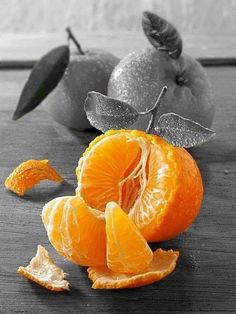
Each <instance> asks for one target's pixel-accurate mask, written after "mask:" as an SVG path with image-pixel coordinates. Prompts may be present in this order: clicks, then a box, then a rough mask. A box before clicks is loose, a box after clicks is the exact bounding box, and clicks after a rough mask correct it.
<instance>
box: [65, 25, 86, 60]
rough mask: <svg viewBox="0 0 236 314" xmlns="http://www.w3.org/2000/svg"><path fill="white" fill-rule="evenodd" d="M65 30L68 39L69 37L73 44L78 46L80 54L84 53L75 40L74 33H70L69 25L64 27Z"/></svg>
mask: <svg viewBox="0 0 236 314" xmlns="http://www.w3.org/2000/svg"><path fill="white" fill-rule="evenodd" d="M66 32H67V34H68V39H71V40H72V41H73V42H74V44H75V45H76V47H77V48H78V51H79V53H80V54H81V55H84V51H83V50H82V48H81V46H80V44H79V42H78V41H77V39H76V38H75V36H74V34H73V33H72V31H71V29H70V27H66Z"/></svg>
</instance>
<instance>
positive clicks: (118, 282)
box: [88, 249, 179, 289]
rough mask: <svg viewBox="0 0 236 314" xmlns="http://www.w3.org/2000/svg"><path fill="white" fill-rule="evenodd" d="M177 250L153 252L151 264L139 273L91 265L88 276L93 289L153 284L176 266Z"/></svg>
mask: <svg viewBox="0 0 236 314" xmlns="http://www.w3.org/2000/svg"><path fill="white" fill-rule="evenodd" d="M178 256H179V252H177V251H172V250H169V251H163V250H162V249H158V250H156V251H155V252H154V253H153V260H152V262H151V264H150V265H149V266H148V267H147V268H146V269H145V270H143V271H142V272H140V273H138V274H120V273H115V272H113V271H111V270H110V269H109V268H108V267H105V266H104V267H96V268H95V267H89V268H88V276H89V278H90V279H91V280H92V282H93V285H92V288H93V289H122V288H135V287H141V286H145V285H148V284H151V283H153V282H155V281H159V280H161V279H163V278H164V277H166V276H168V275H169V274H170V273H171V272H172V271H173V270H174V269H175V266H176V262H177V259H178Z"/></svg>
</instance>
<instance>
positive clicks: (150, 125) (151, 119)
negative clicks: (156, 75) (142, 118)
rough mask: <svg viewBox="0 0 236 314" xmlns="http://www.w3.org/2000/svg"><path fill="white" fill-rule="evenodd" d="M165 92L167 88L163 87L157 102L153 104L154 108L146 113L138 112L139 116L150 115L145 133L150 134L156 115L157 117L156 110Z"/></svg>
mask: <svg viewBox="0 0 236 314" xmlns="http://www.w3.org/2000/svg"><path fill="white" fill-rule="evenodd" d="M166 92H167V86H164V87H163V88H162V90H161V92H160V95H159V96H158V98H157V101H156V102H155V104H154V106H153V107H152V108H151V109H150V110H148V111H145V112H139V115H147V114H149V113H151V118H150V120H149V123H148V127H147V129H146V133H150V131H151V130H152V129H153V128H154V123H155V119H156V115H157V112H158V109H159V107H160V104H161V100H162V98H163V97H164V95H165V93H166Z"/></svg>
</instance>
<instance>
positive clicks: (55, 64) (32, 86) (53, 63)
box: [13, 45, 70, 120]
mask: <svg viewBox="0 0 236 314" xmlns="http://www.w3.org/2000/svg"><path fill="white" fill-rule="evenodd" d="M69 55H70V53H69V48H68V46H66V45H64V46H59V47H57V48H55V49H53V50H51V51H50V52H48V53H47V54H46V55H44V56H43V57H42V58H41V59H40V60H39V61H38V62H37V63H36V64H35V66H34V67H33V69H32V72H31V73H30V76H29V78H28V80H27V82H26V84H25V86H24V88H23V91H22V93H21V96H20V99H19V102H18V105H17V108H16V110H15V112H14V115H13V120H17V119H19V118H21V117H22V116H24V115H25V114H26V113H28V112H30V111H31V110H33V109H34V108H36V107H37V106H38V105H39V104H40V103H41V102H42V101H43V100H44V99H45V98H46V97H47V96H48V94H49V93H50V92H51V91H52V90H53V89H54V88H55V87H56V86H57V84H58V83H59V81H60V80H61V78H62V76H63V74H64V72H65V69H66V68H67V66H68V63H69Z"/></svg>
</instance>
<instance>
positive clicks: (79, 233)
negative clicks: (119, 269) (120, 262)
mask: <svg viewBox="0 0 236 314" xmlns="http://www.w3.org/2000/svg"><path fill="white" fill-rule="evenodd" d="M42 221H43V224H44V226H45V228H46V230H47V235H48V238H49V241H50V242H51V244H52V245H53V246H54V248H55V249H56V250H57V251H58V253H59V254H61V255H62V256H63V257H64V258H66V259H68V260H70V261H72V262H74V263H76V264H79V265H82V266H99V265H105V264H106V233H105V219H104V213H102V212H101V211H98V210H95V209H91V208H89V207H88V206H87V205H86V204H85V202H84V201H83V200H82V199H81V198H79V197H77V196H64V197H58V198H56V199H54V200H52V201H50V202H49V203H47V204H46V205H45V206H44V208H43V211H42Z"/></svg>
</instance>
